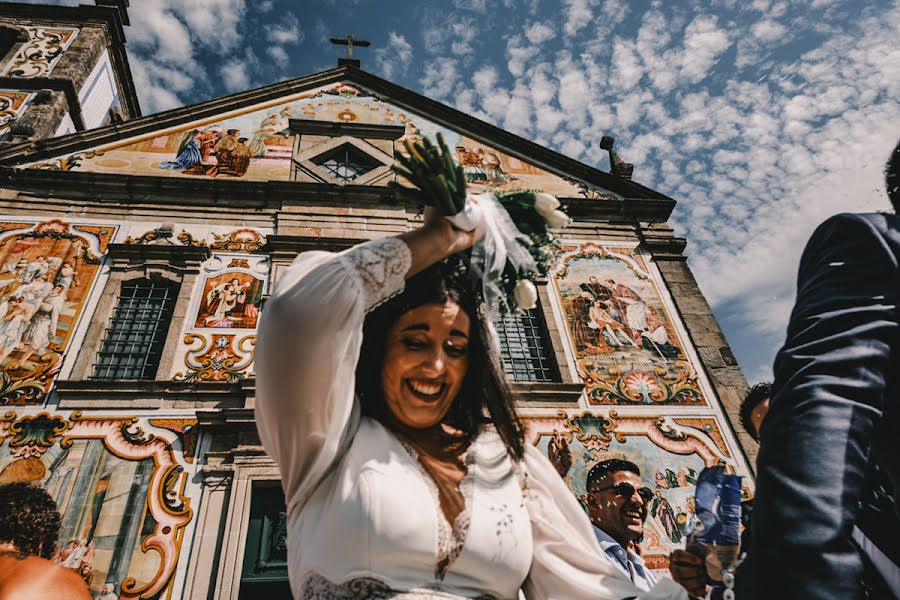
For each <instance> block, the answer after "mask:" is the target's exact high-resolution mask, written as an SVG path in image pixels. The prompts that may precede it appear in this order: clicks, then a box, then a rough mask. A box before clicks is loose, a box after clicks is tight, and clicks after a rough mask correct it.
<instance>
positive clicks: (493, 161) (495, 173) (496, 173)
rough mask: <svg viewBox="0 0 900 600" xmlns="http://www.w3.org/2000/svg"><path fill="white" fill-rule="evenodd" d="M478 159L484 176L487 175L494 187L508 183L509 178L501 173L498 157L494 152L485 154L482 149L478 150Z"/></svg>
mask: <svg viewBox="0 0 900 600" xmlns="http://www.w3.org/2000/svg"><path fill="white" fill-rule="evenodd" d="M478 157H479V158H480V159H481V167H482V168H483V169H484V172H485V175H487V178H488V181H489V182H490V183H492V184H494V185H503V184H504V183H506V182H508V181H509V179H510V178H509V176H508V175H507V174H506V173H504V172H503V166H502V163H501V162H500V157H499V156H498V155H497V153H496V152H493V151H488V152H485V151H484V149H482V148H479V149H478Z"/></svg>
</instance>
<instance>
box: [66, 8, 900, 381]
mask: <svg viewBox="0 0 900 600" xmlns="http://www.w3.org/2000/svg"><path fill="white" fill-rule="evenodd" d="M56 3H61V4H78V3H79V0H72V1H67V0H61V1H58V2H56ZM131 4H132V6H131V8H130V9H129V14H130V15H131V21H132V25H131V27H130V28H128V29H127V30H126V35H127V38H128V44H129V53H130V56H131V61H132V69H133V71H134V75H135V80H136V84H137V87H138V92H139V95H140V98H141V104H142V107H143V110H144V113H145V114H149V113H152V112H155V111H159V110H164V109H168V108H174V107H177V106H182V105H185V104H192V103H195V102H200V101H203V100H207V99H209V98H213V97H217V96H221V95H225V94H228V93H230V92H233V91H239V90H243V89H247V88H250V87H256V86H261V85H266V84H269V83H273V82H276V81H281V80H284V79H289V78H291V77H296V76H299V75H304V74H307V73H310V72H315V71H320V70H324V69H328V68H331V67H332V66H334V65H335V59H336V57H337V56H338V55H340V54H341V51H340V49H339V48H337V47H334V46H331V45H330V44H329V43H328V41H327V38H328V37H330V36H333V35H345V34H346V33H348V32H352V33H353V34H354V35H355V36H357V37H363V38H365V39H368V40H370V41H371V42H372V47H371V48H369V49H361V50H359V51H358V52H357V57H358V58H361V59H362V65H363V68H364V69H367V70H369V71H371V72H373V73H375V74H378V75H381V76H383V77H386V78H388V79H391V80H392V81H394V82H395V83H398V84H400V85H403V86H405V87H408V88H410V89H412V90H415V91H418V92H421V93H424V94H426V95H428V96H431V97H432V98H434V99H436V100H440V101H443V102H446V103H448V104H452V105H454V106H456V107H458V108H461V109H463V110H465V111H466V112H468V113H470V114H473V115H475V116H477V117H479V118H482V119H484V120H486V121H488V122H491V123H493V124H496V125H498V126H501V127H504V128H506V129H509V130H510V131H513V132H514V133H517V134H519V135H522V136H524V137H526V138H529V139H531V140H534V141H536V142H539V143H543V144H545V145H548V146H550V147H552V148H554V149H556V150H558V151H560V152H563V153H564V154H567V155H569V156H572V157H573V158H576V159H579V160H582V161H584V162H586V163H588V164H592V165H595V166H599V167H600V168H603V169H607V168H608V161H607V158H606V156H605V152H604V151H601V150H600V148H599V142H600V138H601V137H602V136H603V135H613V136H614V137H615V138H616V146H617V149H618V150H619V151H620V153H621V155H622V156H623V158H624V159H625V160H627V161H629V162H633V163H635V175H634V178H635V180H636V181H638V182H640V183H642V184H645V185H648V186H650V187H652V188H655V189H657V190H659V191H661V192H663V193H665V194H668V195H670V196H672V197H673V198H675V199H676V200H678V202H679V204H678V207H677V208H676V210H675V213H674V215H673V218H672V221H671V223H672V225H673V226H674V227H675V229H676V231H677V232H678V234H679V235H682V236H684V237H686V238H687V240H688V247H687V254H688V256H689V259H690V265H691V268H692V269H693V271H694V273H695V275H696V276H697V279H698V281H699V283H700V286H701V289H702V290H703V292H704V293H705V294H706V296H707V298H708V300H709V301H710V303H711V304H712V305H713V308H714V311H715V314H716V316H717V318H718V319H719V322H720V324H721V325H722V327H723V329H724V331H725V333H726V335H727V337H728V340H729V342H730V343H731V346H732V348H733V350H734V353H735V355H736V356H737V357H738V360H739V361H740V364H741V366H742V368H743V369H744V373H745V374H746V375H747V377H748V379H750V380H751V382H755V381H759V380H761V379H765V378H768V377H769V376H770V375H771V363H772V359H773V358H774V354H775V352H776V351H777V349H778V347H779V345H780V344H781V343H782V341H783V338H784V329H785V325H786V322H787V318H788V315H789V312H790V308H791V305H792V303H793V297H794V288H795V285H794V278H795V273H796V268H797V264H798V262H799V257H800V253H801V251H802V248H803V244H804V243H805V240H806V239H807V238H808V237H809V234H810V233H811V232H812V230H813V229H814V228H815V226H816V224H818V223H819V222H821V221H822V220H823V219H824V218H826V217H828V216H829V215H832V214H835V213H838V212H844V211H867V210H887V209H888V208H889V205H888V202H887V200H886V196H885V194H884V185H883V175H882V169H883V165H884V162H885V161H886V159H887V157H888V154H889V153H890V150H891V149H892V148H893V146H894V144H895V143H896V142H897V140H898V138H900V44H898V43H897V40H898V39H900V0H893V1H891V0H869V1H865V2H861V1H859V0H806V1H799V0H797V1H793V0H791V1H789V0H717V1H707V2H700V1H690V0H678V1H676V0H669V1H666V2H662V1H653V2H646V1H638V0H634V1H626V0H561V1H560V0H554V1H550V0H441V1H433V0H422V1H416V2H410V1H407V2H401V1H398V0H342V1H339V0H319V1H315V2H309V1H288V0H137V1H133V2H132V3H131Z"/></svg>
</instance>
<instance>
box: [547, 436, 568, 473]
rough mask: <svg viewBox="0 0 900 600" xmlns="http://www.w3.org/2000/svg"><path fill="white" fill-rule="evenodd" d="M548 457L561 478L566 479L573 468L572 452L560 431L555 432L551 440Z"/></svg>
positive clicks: (548, 446)
mask: <svg viewBox="0 0 900 600" xmlns="http://www.w3.org/2000/svg"><path fill="white" fill-rule="evenodd" d="M547 457H548V458H549V459H550V462H551V463H553V466H554V467H555V468H556V471H557V473H559V476H560V477H562V478H563V479H566V477H567V476H568V474H569V469H571V468H572V452H571V451H570V450H569V444H568V442H566V439H565V438H564V437H563V436H562V434H560V433H559V430H558V429H554V430H553V437H552V438H550V442H549V443H548V445H547Z"/></svg>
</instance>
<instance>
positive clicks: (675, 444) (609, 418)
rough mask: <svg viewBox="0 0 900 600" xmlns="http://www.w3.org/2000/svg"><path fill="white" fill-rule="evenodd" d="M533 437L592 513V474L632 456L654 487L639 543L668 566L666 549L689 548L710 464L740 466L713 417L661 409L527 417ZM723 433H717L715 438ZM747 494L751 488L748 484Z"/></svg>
mask: <svg viewBox="0 0 900 600" xmlns="http://www.w3.org/2000/svg"><path fill="white" fill-rule="evenodd" d="M524 421H525V424H526V428H527V432H528V433H527V437H528V441H530V442H531V443H532V444H534V445H535V446H537V447H538V448H539V449H540V450H542V451H543V452H544V453H546V455H547V457H548V458H549V459H550V462H551V463H553V465H554V467H556V470H557V471H558V472H559V474H560V476H561V477H562V478H563V479H564V480H565V481H566V483H567V484H568V485H569V487H570V488H571V490H572V493H573V494H574V495H575V497H576V498H578V500H579V502H580V503H581V504H582V507H583V508H584V509H585V512H587V490H586V488H585V485H586V480H587V474H588V472H589V471H590V469H591V467H593V466H594V465H595V464H597V463H598V462H601V461H603V460H607V459H610V458H619V459H625V460H629V461H631V462H633V463H635V464H636V465H637V466H638V468H639V469H640V470H641V478H642V480H643V482H644V484H645V485H646V486H647V487H649V488H650V489H651V490H652V491H653V499H652V500H651V501H650V505H649V507H648V513H649V514H648V517H647V521H646V523H645V524H644V539H643V541H642V542H641V546H642V548H643V551H644V559H645V560H646V561H647V564H648V565H649V566H650V568H651V569H654V570H659V571H665V570H666V569H668V561H669V558H668V557H669V554H670V553H671V552H672V550H675V549H677V548H682V547H684V541H685V538H686V537H687V534H688V533H689V532H690V531H691V530H692V528H693V526H694V523H695V522H696V520H697V517H696V514H695V511H694V489H695V484H696V478H697V475H698V474H699V473H700V471H701V470H702V469H703V468H704V467H707V466H712V465H717V464H724V465H727V466H728V467H729V468H731V469H734V468H735V462H734V460H733V457H732V453H731V452H730V451H729V450H728V448H727V447H726V446H724V445H720V443H719V441H718V440H721V439H722V434H721V429H720V426H719V422H718V420H717V419H716V418H714V417H710V418H707V419H704V421H705V423H704V425H706V426H708V429H707V428H706V427H703V428H701V429H697V428H695V427H692V426H687V427H686V426H683V425H681V424H679V423H678V420H673V419H672V418H670V417H667V416H663V415H637V414H621V413H619V412H618V411H616V410H610V411H609V412H608V413H606V414H601V413H594V412H581V413H577V412H576V413H569V414H567V413H566V412H564V411H559V412H558V413H557V414H556V415H555V416H527V415H526V416H525V417H524ZM716 438H718V439H716ZM746 493H747V494H748V495H749V494H750V491H749V490H746Z"/></svg>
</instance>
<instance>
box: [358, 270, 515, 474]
mask: <svg viewBox="0 0 900 600" xmlns="http://www.w3.org/2000/svg"><path fill="white" fill-rule="evenodd" d="M475 298H477V295H476V293H475V291H474V289H473V288H472V283H471V279H470V278H469V277H468V276H467V275H466V273H465V271H464V269H463V268H462V267H461V265H460V264H459V263H458V262H457V261H455V260H454V259H453V258H452V257H451V259H449V260H448V261H445V262H441V263H437V264H435V265H433V266H431V267H429V268H428V269H425V270H424V271H422V272H421V273H418V274H417V275H415V276H414V277H411V278H410V279H409V280H408V281H407V282H406V287H405V289H404V290H403V292H402V293H401V294H399V295H397V296H396V297H394V298H392V299H390V300H388V301H387V302H385V303H384V304H382V305H381V306H379V307H378V308H376V309H375V310H373V311H372V312H370V313H369V314H368V315H367V316H366V320H365V322H364V324H363V341H362V348H361V349H360V354H359V362H358V363H357V366H356V394H357V396H359V399H360V402H361V404H362V411H363V414H366V415H368V416H370V417H372V418H374V419H377V420H379V421H382V422H384V420H385V417H386V416H387V411H388V410H389V409H388V407H387V404H386V403H385V400H384V397H383V395H382V387H381V371H382V367H383V365H384V343H385V340H386V339H387V333H388V331H389V330H390V328H391V326H392V325H393V324H394V323H395V322H396V321H397V319H399V318H400V316H401V315H403V314H404V313H405V312H407V311H409V310H412V309H413V308H417V307H419V306H423V305H425V304H443V303H444V302H447V301H448V300H451V301H453V302H456V303H457V304H459V306H460V307H461V308H462V309H463V310H464V311H465V312H466V314H467V315H468V317H469V322H470V332H469V344H468V348H469V368H468V369H467V371H466V375H465V378H464V379H463V383H462V387H461V389H460V391H459V395H458V396H457V397H456V398H455V399H454V401H453V404H452V405H451V406H450V411H449V413H448V414H447V417H446V419H445V420H446V422H447V423H448V424H449V425H452V426H453V427H455V428H457V429H459V430H460V431H462V432H463V433H464V434H466V436H467V438H469V439H470V440H471V439H474V438H475V437H476V436H477V435H478V432H479V431H480V430H481V428H482V426H483V425H484V424H485V423H487V422H490V423H493V425H494V427H496V429H497V433H498V434H499V435H500V437H501V439H502V440H503V442H504V444H505V445H506V448H507V451H508V452H509V454H510V456H512V457H513V458H515V459H521V458H522V457H523V456H524V453H525V441H524V440H525V427H524V426H523V425H522V422H521V421H520V420H519V417H518V415H517V414H516V410H515V405H514V403H513V399H512V394H511V392H510V389H509V384H508V383H507V381H506V376H505V375H504V373H503V368H502V366H501V364H500V359H499V352H498V351H497V350H496V348H495V346H496V342H495V341H493V338H492V335H493V334H492V333H491V329H490V327H491V326H490V325H489V324H488V323H487V321H486V320H485V318H484V316H483V314H482V311H480V310H479V308H478V305H477V303H476V300H475ZM486 417H487V418H486Z"/></svg>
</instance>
